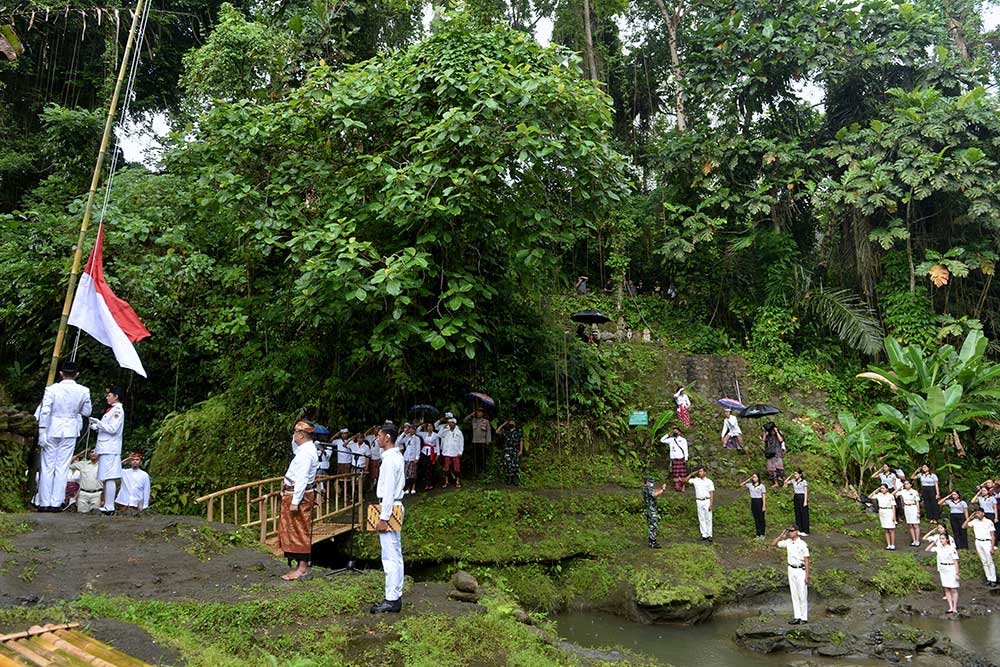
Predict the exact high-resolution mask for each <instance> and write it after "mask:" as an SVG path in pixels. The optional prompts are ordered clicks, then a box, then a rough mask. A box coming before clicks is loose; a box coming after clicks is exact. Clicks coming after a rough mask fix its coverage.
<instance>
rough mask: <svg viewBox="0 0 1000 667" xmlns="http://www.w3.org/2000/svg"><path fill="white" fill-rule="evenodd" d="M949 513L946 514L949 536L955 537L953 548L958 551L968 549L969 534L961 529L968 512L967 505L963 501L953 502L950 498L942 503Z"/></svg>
mask: <svg viewBox="0 0 1000 667" xmlns="http://www.w3.org/2000/svg"><path fill="white" fill-rule="evenodd" d="M944 504H945V505H947V506H948V507H949V508H950V510H951V512H949V514H948V521H949V522H950V523H951V534H952V535H954V536H955V547H956V548H958V549H968V548H969V533H968V532H967V531H966V529H965V528H962V524H963V523H965V519H966V516H967V514H966V512H968V511H969V503H967V502H965V501H964V500H959V501H958V502H955V501H954V500H952V499H951V498H948V499H947V500H945V501H944Z"/></svg>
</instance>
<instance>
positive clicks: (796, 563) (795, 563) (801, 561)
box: [771, 526, 812, 625]
mask: <svg viewBox="0 0 1000 667" xmlns="http://www.w3.org/2000/svg"><path fill="white" fill-rule="evenodd" d="M771 546H775V547H778V548H779V549H784V550H785V552H786V556H787V561H788V589H789V590H790V591H791V593H792V615H793V616H794V617H795V618H793V619H792V620H790V621H789V622H788V623H789V625H800V624H802V623H808V622H809V584H810V583H811V580H812V574H811V573H810V571H809V546H808V545H807V544H806V543H805V542H804V541H803V540H802V538H801V537H799V528H798V526H789V527H788V528H786V529H785V530H783V531H781V535H778V537H776V538H775V539H774V542H771Z"/></svg>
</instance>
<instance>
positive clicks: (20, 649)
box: [4, 639, 52, 667]
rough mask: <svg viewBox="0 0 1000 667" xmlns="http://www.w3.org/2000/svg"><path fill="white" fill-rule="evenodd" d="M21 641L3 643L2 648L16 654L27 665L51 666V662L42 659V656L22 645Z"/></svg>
mask: <svg viewBox="0 0 1000 667" xmlns="http://www.w3.org/2000/svg"><path fill="white" fill-rule="evenodd" d="M23 641H24V640H23V639H15V640H13V641H9V642H5V643H4V646H6V647H7V648H9V649H11V650H12V651H14V652H16V653H17V654H18V655H19V656H20V657H22V658H24V659H26V660H27V661H28V664H29V665H38V667H48V665H51V664H52V661H51V660H48V659H47V658H43V657H42V656H40V655H38V654H37V653H35V652H34V651H33V650H31V649H30V648H29V647H27V646H25V645H24V644H22V642H23Z"/></svg>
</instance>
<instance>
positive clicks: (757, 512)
mask: <svg viewBox="0 0 1000 667" xmlns="http://www.w3.org/2000/svg"><path fill="white" fill-rule="evenodd" d="M750 513H751V514H753V524H754V528H756V529H757V537H762V536H763V535H764V531H765V526H764V499H763V498H751V499H750Z"/></svg>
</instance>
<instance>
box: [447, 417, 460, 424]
mask: <svg viewBox="0 0 1000 667" xmlns="http://www.w3.org/2000/svg"><path fill="white" fill-rule="evenodd" d="M448 423H449V424H457V423H458V420H457V419H455V418H454V417H452V418H451V419H449V420H448Z"/></svg>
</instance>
